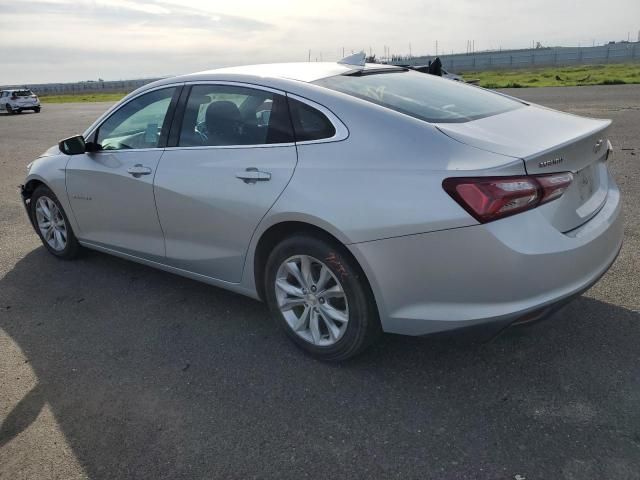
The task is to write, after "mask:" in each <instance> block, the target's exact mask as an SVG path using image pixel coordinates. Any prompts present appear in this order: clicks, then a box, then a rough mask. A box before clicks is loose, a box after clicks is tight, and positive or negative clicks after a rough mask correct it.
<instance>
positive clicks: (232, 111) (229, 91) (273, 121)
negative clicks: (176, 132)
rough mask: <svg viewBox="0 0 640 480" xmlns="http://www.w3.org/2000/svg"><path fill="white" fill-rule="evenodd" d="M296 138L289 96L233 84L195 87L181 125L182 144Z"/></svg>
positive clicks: (279, 140) (206, 144) (253, 143)
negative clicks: (289, 106) (288, 104)
mask: <svg viewBox="0 0 640 480" xmlns="http://www.w3.org/2000/svg"><path fill="white" fill-rule="evenodd" d="M291 142H293V129H292V126H291V119H290V118H289V111H288V108H287V99H286V98H285V97H284V96H282V95H278V94H276V93H271V92H268V91H265V90H259V89H255V88H247V87H235V86H230V85H196V86H194V87H192V88H191V92H190V94H189V98H188V100H187V104H186V106H185V111H184V116H183V118H182V125H181V128H180V138H179V140H178V146H180V147H200V146H224V145H264V144H273V143H291Z"/></svg>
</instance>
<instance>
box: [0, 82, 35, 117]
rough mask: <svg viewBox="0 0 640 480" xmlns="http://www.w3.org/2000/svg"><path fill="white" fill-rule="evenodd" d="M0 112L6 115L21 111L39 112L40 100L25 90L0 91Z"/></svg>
mask: <svg viewBox="0 0 640 480" xmlns="http://www.w3.org/2000/svg"><path fill="white" fill-rule="evenodd" d="M0 110H4V111H5V112H7V113H20V112H22V111H23V110H33V111H34V112H36V113H38V112H40V99H39V98H38V96H37V95H36V94H35V93H33V92H32V91H31V90H27V89H25V88H21V89H15V90H2V91H0Z"/></svg>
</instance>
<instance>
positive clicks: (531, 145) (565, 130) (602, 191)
mask: <svg viewBox="0 0 640 480" xmlns="http://www.w3.org/2000/svg"><path fill="white" fill-rule="evenodd" d="M610 125H611V121H610V120H600V119H590V118H584V117H579V116H576V115H571V114H568V113H562V112H557V111H555V110H550V109H547V108H544V107H540V106H536V105H529V106H526V107H523V108H519V109H516V110H512V111H510V112H506V113H502V114H499V115H494V116H491V117H486V118H483V119H480V120H475V121H471V122H466V123H441V124H437V125H436V127H437V128H438V129H439V130H440V131H441V132H442V133H444V134H445V135H447V136H449V137H451V138H453V139H455V140H457V141H459V142H462V143H465V144H468V145H471V146H474V147H476V148H480V149H482V150H488V151H491V152H494V153H498V154H502V155H507V156H510V157H516V158H520V159H522V161H523V162H524V166H525V169H526V171H527V173H528V174H530V175H539V174H547V173H554V172H572V173H573V174H574V180H573V182H572V184H571V185H570V186H569V188H568V189H567V191H566V192H565V193H564V195H563V196H562V197H560V198H559V199H558V200H554V201H552V202H550V203H548V204H546V205H543V206H542V207H540V211H541V212H542V213H543V214H544V215H545V216H546V217H547V219H548V220H549V222H550V223H551V224H552V225H553V226H554V227H556V228H557V229H558V230H560V231H561V232H567V231H569V230H573V229H574V228H577V227H579V226H580V225H582V224H583V223H585V222H587V221H588V220H589V219H590V218H591V217H592V216H593V215H595V214H596V213H597V212H598V210H599V209H600V207H601V206H602V205H603V204H604V202H605V200H606V196H607V191H608V183H609V176H608V172H607V168H606V165H605V160H606V157H607V144H608V142H607V134H608V129H609V126H610Z"/></svg>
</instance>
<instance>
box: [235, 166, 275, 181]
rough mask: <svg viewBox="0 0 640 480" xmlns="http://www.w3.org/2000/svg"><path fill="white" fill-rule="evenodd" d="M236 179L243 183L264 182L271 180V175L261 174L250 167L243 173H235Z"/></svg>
mask: <svg viewBox="0 0 640 480" xmlns="http://www.w3.org/2000/svg"><path fill="white" fill-rule="evenodd" d="M236 178H239V179H240V180H242V181H243V182H244V183H256V182H266V181H268V180H271V174H270V173H269V172H262V171H260V170H258V169H257V168H254V167H250V168H247V169H246V170H245V171H244V172H238V173H236Z"/></svg>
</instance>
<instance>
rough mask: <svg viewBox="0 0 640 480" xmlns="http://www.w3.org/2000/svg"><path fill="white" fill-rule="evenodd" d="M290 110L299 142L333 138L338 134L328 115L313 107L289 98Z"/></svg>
mask: <svg viewBox="0 0 640 480" xmlns="http://www.w3.org/2000/svg"><path fill="white" fill-rule="evenodd" d="M289 108H290V109H291V120H292V121H293V129H294V132H295V135H296V141H297V142H304V141H309V140H321V139H323V138H331V137H333V136H334V135H335V134H336V129H335V127H334V126H333V124H332V123H331V122H330V121H329V119H328V118H327V117H326V115H325V114H324V113H322V112H321V111H319V110H317V109H315V108H313V107H312V106H310V105H307V104H306V103H302V102H300V101H298V100H296V99H294V98H289Z"/></svg>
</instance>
